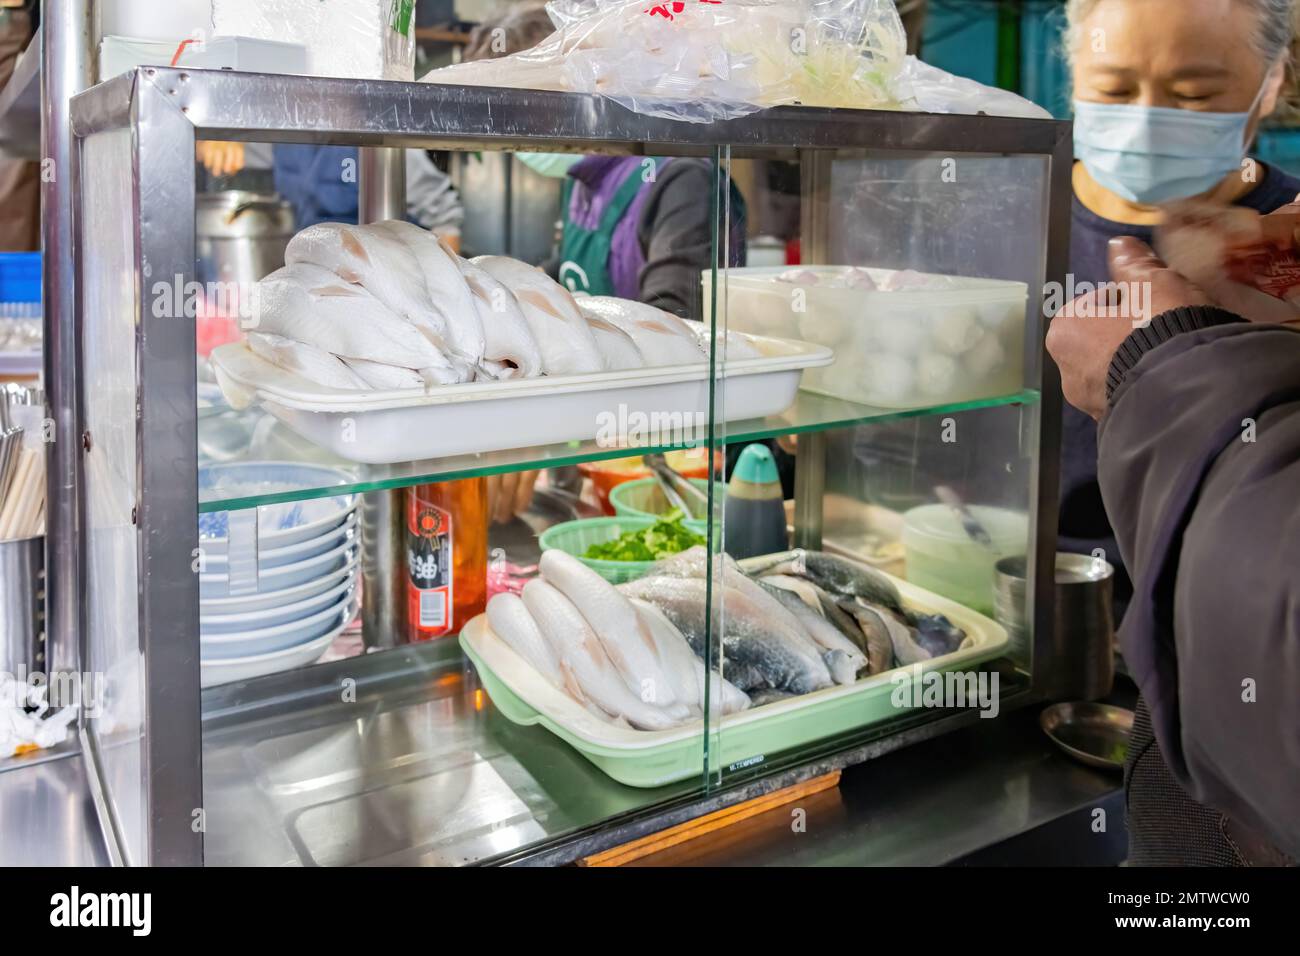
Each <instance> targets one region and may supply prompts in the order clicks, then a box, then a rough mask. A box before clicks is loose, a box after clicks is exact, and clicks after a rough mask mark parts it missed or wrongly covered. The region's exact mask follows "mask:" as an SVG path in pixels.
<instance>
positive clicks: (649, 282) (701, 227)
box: [637, 159, 713, 319]
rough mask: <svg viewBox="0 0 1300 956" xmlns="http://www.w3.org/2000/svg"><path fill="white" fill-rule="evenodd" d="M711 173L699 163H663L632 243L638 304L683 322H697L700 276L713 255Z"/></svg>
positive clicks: (685, 161)
mask: <svg viewBox="0 0 1300 956" xmlns="http://www.w3.org/2000/svg"><path fill="white" fill-rule="evenodd" d="M712 209H713V170H712V168H711V167H710V165H709V164H708V163H706V162H703V161H701V160H693V159H677V160H674V161H673V162H671V163H669V164H668V166H667V167H666V168H665V169H664V171H663V174H662V175H661V176H660V177H659V182H658V183H656V184H655V187H654V189H653V190H651V192H650V197H649V199H647V200H646V204H645V208H644V209H643V210H642V213H641V222H640V224H639V225H638V227H637V238H638V239H639V240H640V242H641V248H642V250H643V251H644V252H645V260H646V262H645V268H644V269H642V270H641V290H640V299H641V301H642V302H645V303H646V304H648V305H653V306H657V307H658V308H660V309H664V310H665V311H667V312H672V313H674V314H676V315H680V316H682V317H683V318H687V319H699V318H702V314H701V311H700V297H701V294H700V273H701V272H702V271H703V270H704V269H707V268H709V262H710V258H711V256H712V254H713V219H712Z"/></svg>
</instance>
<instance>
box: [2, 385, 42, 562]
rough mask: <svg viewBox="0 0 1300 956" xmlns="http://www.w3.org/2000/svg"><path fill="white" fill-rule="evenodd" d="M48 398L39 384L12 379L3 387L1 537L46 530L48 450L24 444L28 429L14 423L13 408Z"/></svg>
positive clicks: (14, 537)
mask: <svg viewBox="0 0 1300 956" xmlns="http://www.w3.org/2000/svg"><path fill="white" fill-rule="evenodd" d="M44 401H45V396H44V393H43V392H42V391H41V390H40V389H37V388H26V387H24V386H21V385H16V384H12V383H11V384H9V385H6V386H4V387H3V388H0V426H3V427H0V541H10V540H17V539H21V538H28V537H32V536H34V535H38V534H42V533H43V529H44V525H45V451H44V449H43V448H39V449H36V450H33V449H30V448H26V447H24V430H23V427H22V426H21V425H18V424H15V423H14V421H15V417H14V415H13V412H12V408H13V406H15V405H20V406H34V405H39V404H43V403H44ZM22 420H23V419H22V418H18V421H22Z"/></svg>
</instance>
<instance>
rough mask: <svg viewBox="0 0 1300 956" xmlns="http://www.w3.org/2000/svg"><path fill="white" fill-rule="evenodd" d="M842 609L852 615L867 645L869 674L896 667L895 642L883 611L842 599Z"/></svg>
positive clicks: (852, 599) (855, 601)
mask: <svg viewBox="0 0 1300 956" xmlns="http://www.w3.org/2000/svg"><path fill="white" fill-rule="evenodd" d="M840 608H841V609H842V610H844V611H845V612H846V613H848V614H849V615H851V616H852V617H853V619H854V620H855V621H857V623H858V627H859V629H860V630H861V631H862V635H863V639H864V640H865V641H866V644H867V664H868V666H867V673H868V674H880V673H883V672H885V671H887V670H889V669H890V668H891V667H893V666H894V640H893V637H892V636H891V634H890V630H889V626H888V625H887V624H886V622H885V618H884V613H885V612H883V611H880V610H877V609H876V608H874V607H871V606H869V605H866V604H862V603H859V602H858V601H857V599H856V598H840Z"/></svg>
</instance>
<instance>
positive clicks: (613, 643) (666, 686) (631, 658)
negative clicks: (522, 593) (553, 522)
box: [537, 548, 678, 710]
mask: <svg viewBox="0 0 1300 956" xmlns="http://www.w3.org/2000/svg"><path fill="white" fill-rule="evenodd" d="M537 567H538V570H539V571H541V574H542V577H544V578H545V579H546V580H547V582H548V583H550V584H551V585H553V586H554V587H556V588H557V589H558V590H559V591H560V592H561V593H562V594H563V595H564V596H565V597H566V598H568V599H569V600H570V601H571V602H573V605H574V606H575V607H576V608H577V609H578V610H579V611H580V612H581V613H582V616H583V617H584V618H586V620H587V623H588V624H589V625H591V628H592V630H593V631H595V633H596V637H597V639H598V640H599V641H600V643H601V645H602V646H603V647H604V648H605V653H606V654H607V655H608V656H609V659H610V660H611V661H613V663H614V666H615V667H616V668H617V669H618V672H619V673H620V674H622V675H623V679H624V681H626V683H627V686H628V689H629V690H630V691H632V693H634V694H636V695H637V696H638V697H639V698H641V699H642V700H644V699H645V694H646V691H647V690H648V691H649V692H650V693H651V694H652V695H653V703H655V704H656V705H657V706H659V707H664V708H667V709H669V710H672V708H673V706H674V705H676V704H677V703H678V701H677V695H676V694H675V693H674V691H673V681H672V679H671V678H670V676H669V675H668V674H667V673H665V671H664V665H663V663H662V661H661V659H660V651H659V645H658V642H657V641H656V639H655V636H654V635H653V634H652V633H651V632H650V628H649V627H647V625H646V624H645V622H644V621H643V619H642V618H641V617H640V616H639V615H638V614H637V612H636V608H635V607H633V606H632V602H631V601H629V600H628V599H627V598H626V597H625V596H624V595H623V594H621V593H620V592H619V591H618V589H617V588H615V587H614V585H612V584H610V583H609V582H608V581H606V580H605V579H604V578H602V577H601V576H600V575H599V574H597V573H596V572H595V571H593V570H592V569H591V568H589V567H587V566H586V565H585V564H583V563H582V562H581V561H579V560H578V559H577V558H575V557H573V555H571V554H567V553H565V552H563V551H559V550H556V549H554V548H553V549H551V550H550V551H545V552H543V553H542V557H541V560H540V561H539V562H538V564H537Z"/></svg>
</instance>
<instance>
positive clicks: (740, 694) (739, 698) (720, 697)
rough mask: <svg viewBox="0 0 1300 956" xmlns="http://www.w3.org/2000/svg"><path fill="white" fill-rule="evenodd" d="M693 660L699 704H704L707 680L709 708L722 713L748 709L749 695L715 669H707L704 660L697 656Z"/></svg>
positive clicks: (733, 712)
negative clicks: (705, 682) (706, 679)
mask: <svg viewBox="0 0 1300 956" xmlns="http://www.w3.org/2000/svg"><path fill="white" fill-rule="evenodd" d="M694 661H695V680H696V682H697V684H698V687H699V694H700V706H701V707H703V706H704V681H705V678H706V677H707V678H708V681H709V709H710V710H712V711H714V712H718V711H721V713H723V714H735V713H739V712H740V711H742V710H748V709H749V703H750V701H749V695H748V694H746V693H745V692H744V691H743V690H741V689H740V688H739V687H737V686H736V685H735V684H733V683H732V682H731V681H729V680H727V679H726V678H724V677H720V676H719V675H718V674H717V672H716V671H713V672H711V671H709V670H708V669H707V668H705V666H704V661H702V660H700V659H699V658H698V657H696V658H694Z"/></svg>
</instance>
